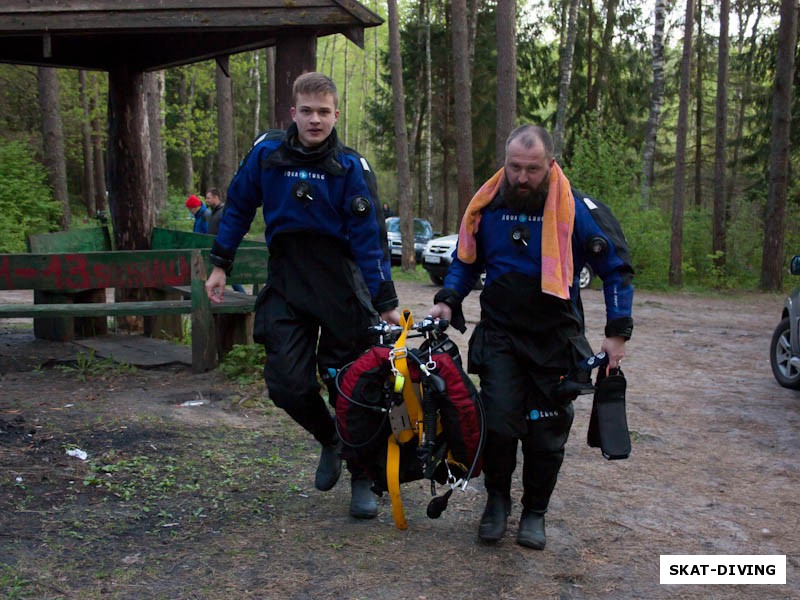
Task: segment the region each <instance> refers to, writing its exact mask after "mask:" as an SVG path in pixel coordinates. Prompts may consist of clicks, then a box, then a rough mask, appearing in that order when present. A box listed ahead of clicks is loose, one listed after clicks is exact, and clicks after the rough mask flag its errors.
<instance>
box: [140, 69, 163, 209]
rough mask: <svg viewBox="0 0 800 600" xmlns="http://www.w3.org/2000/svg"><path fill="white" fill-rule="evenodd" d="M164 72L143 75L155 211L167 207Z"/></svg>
mask: <svg viewBox="0 0 800 600" xmlns="http://www.w3.org/2000/svg"><path fill="white" fill-rule="evenodd" d="M163 85H164V71H154V72H150V73H145V75H144V89H145V98H146V100H147V125H148V127H149V129H150V172H151V174H152V177H153V201H154V204H155V208H156V210H160V209H162V208H165V207H166V206H167V168H166V156H165V153H164V145H163V143H162V140H161V120H162V118H163V116H162V115H163V110H162V108H161V106H162V105H161V98H162V95H163Z"/></svg>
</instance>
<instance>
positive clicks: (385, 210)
mask: <svg viewBox="0 0 800 600" xmlns="http://www.w3.org/2000/svg"><path fill="white" fill-rule="evenodd" d="M383 216H384V217H393V216H394V211H393V210H392V207H391V206H389V204H388V202H384V203H383Z"/></svg>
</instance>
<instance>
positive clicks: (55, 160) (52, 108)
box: [37, 67, 70, 231]
mask: <svg viewBox="0 0 800 600" xmlns="http://www.w3.org/2000/svg"><path fill="white" fill-rule="evenodd" d="M37 80H38V85H39V108H40V111H41V115H42V149H43V156H44V165H45V169H46V170H47V178H48V181H49V183H50V187H52V188H53V197H54V198H55V200H56V202H58V203H59V204H60V205H61V209H62V212H61V220H60V226H61V229H62V231H67V230H68V229H69V221H70V210H69V194H68V192H67V164H66V159H65V158H64V130H63V127H62V124H61V102H60V100H59V97H58V95H59V85H58V73H57V72H56V69H54V68H52V67H38V69H37Z"/></svg>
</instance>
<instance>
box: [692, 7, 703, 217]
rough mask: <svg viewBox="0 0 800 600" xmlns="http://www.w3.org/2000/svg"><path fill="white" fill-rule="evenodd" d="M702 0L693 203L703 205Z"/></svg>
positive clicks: (698, 54) (695, 87)
mask: <svg viewBox="0 0 800 600" xmlns="http://www.w3.org/2000/svg"><path fill="white" fill-rule="evenodd" d="M702 1H703V0H697V12H696V14H697V64H696V65H695V85H694V97H695V119H694V205H695V206H696V207H697V208H700V207H701V206H702V205H703V50H704V48H705V44H704V43H703V7H702Z"/></svg>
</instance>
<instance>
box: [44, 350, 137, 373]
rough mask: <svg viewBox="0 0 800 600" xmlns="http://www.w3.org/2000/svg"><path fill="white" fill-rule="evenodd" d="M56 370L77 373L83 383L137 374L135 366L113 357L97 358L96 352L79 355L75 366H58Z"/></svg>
mask: <svg viewBox="0 0 800 600" xmlns="http://www.w3.org/2000/svg"><path fill="white" fill-rule="evenodd" d="M56 368H57V369H59V370H60V371H63V372H65V373H75V374H76V375H77V376H78V379H80V380H81V381H86V380H87V379H89V378H101V379H108V378H109V377H118V376H120V375H124V374H126V373H135V372H136V367H135V366H133V365H129V364H127V363H121V362H117V361H115V360H114V358H113V357H110V358H101V359H99V358H97V357H96V356H95V352H94V350H89V352H80V353H78V356H77V357H76V358H75V364H68V365H57V366H56Z"/></svg>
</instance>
